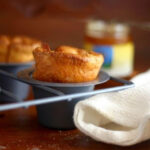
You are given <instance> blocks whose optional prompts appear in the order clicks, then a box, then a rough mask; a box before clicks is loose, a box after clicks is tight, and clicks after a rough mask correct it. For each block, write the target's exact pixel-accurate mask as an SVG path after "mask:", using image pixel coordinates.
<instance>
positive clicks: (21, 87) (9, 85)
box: [0, 63, 33, 102]
mask: <svg viewBox="0 0 150 150" xmlns="http://www.w3.org/2000/svg"><path fill="white" fill-rule="evenodd" d="M32 65H33V63H26V64H25V63H24V64H6V63H1V64H0V69H1V70H4V71H7V72H9V73H12V74H14V75H16V74H17V73H18V72H19V71H20V70H22V69H26V68H29V67H31V66H32ZM0 86H1V87H2V88H3V89H5V90H7V91H9V92H11V93H12V94H14V95H16V97H18V99H19V100H20V101H22V100H24V99H25V98H26V97H27V96H28V92H29V85H27V84H25V83H21V82H19V81H16V80H13V79H10V78H7V77H5V76H3V75H0ZM7 101H12V98H11V97H8V96H7V95H4V94H1V95H0V102H7Z"/></svg>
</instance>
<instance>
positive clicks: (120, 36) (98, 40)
mask: <svg viewBox="0 0 150 150" xmlns="http://www.w3.org/2000/svg"><path fill="white" fill-rule="evenodd" d="M84 48H85V49H86V50H93V51H95V52H97V53H102V54H103V55H104V64H103V68H102V69H103V70H104V71H106V72H108V73H109V74H110V75H112V76H116V77H125V76H128V75H130V74H131V73H132V71H133V58H134V44H133V42H132V39H131V36H130V35H129V27H128V26H127V25H125V24H120V23H106V22H103V21H97V20H96V21H89V22H88V23H87V25H86V32H85V45H84Z"/></svg>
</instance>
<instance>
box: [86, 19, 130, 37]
mask: <svg viewBox="0 0 150 150" xmlns="http://www.w3.org/2000/svg"><path fill="white" fill-rule="evenodd" d="M86 33H87V34H88V35H94V36H102V35H106V34H107V35H112V36H117V37H120V36H126V35H128V34H129V26H128V25H126V24H123V23H114V22H105V21H101V20H89V21H88V22H87V25H86Z"/></svg>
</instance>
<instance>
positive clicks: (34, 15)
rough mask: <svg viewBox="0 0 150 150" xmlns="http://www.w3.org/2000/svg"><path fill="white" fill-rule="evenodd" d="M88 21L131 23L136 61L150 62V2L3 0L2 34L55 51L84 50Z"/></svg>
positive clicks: (0, 23) (0, 27)
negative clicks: (65, 48) (65, 47)
mask: <svg viewBox="0 0 150 150" xmlns="http://www.w3.org/2000/svg"><path fill="white" fill-rule="evenodd" d="M88 19H102V20H106V21H112V20H113V21H119V22H127V23H129V24H130V25H131V35H132V37H133V41H134V43H135V48H136V56H135V61H141V60H142V59H143V58H142V57H149V58H150V0H0V34H10V35H16V34H19V35H28V36H32V37H35V38H38V39H41V40H43V41H46V42H48V43H49V44H50V46H51V47H52V48H55V47H57V46H59V45H60V44H69V45H73V46H76V47H83V43H84V31H85V23H86V21H87V20H88ZM145 63H149V62H145ZM141 64H142V62H141ZM135 67H136V66H135Z"/></svg>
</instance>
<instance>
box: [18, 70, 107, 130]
mask: <svg viewBox="0 0 150 150" xmlns="http://www.w3.org/2000/svg"><path fill="white" fill-rule="evenodd" d="M32 72H33V69H31V70H30V69H29V70H25V72H24V71H23V72H21V74H20V75H19V77H23V78H24V79H27V80H28V81H30V82H32V83H33V84H36V85H39V86H46V87H48V88H53V89H55V90H56V91H58V94H57V93H55V94H54V93H51V92H49V91H46V90H42V89H40V88H37V87H36V86H33V92H34V97H35V99H41V98H45V97H54V96H61V95H67V94H74V93H84V92H91V91H93V90H94V87H95V85H96V84H100V83H103V82H106V81H108V80H109V76H108V75H107V74H105V73H104V72H101V73H100V75H99V76H98V78H97V79H96V80H94V81H91V82H85V83H50V82H42V81H37V80H34V79H33V78H32ZM59 93H61V94H59ZM88 97H89V96H84V97H80V98H74V99H72V100H70V101H69V100H67V99H66V100H63V101H59V102H54V103H50V104H43V105H38V106H37V114H38V120H39V122H40V124H42V125H44V126H46V127H49V128H55V129H73V128H75V126H74V123H73V118H72V117H73V111H74V106H75V104H76V103H77V102H79V101H81V100H84V99H86V98H88Z"/></svg>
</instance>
